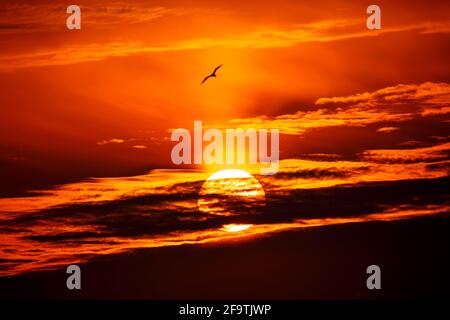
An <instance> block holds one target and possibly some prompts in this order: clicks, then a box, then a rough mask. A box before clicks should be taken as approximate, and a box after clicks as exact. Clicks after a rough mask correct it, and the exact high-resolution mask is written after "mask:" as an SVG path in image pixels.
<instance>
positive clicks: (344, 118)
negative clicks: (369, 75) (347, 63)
mask: <svg viewBox="0 0 450 320" xmlns="http://www.w3.org/2000/svg"><path fill="white" fill-rule="evenodd" d="M449 103H450V85H449V84H448V83H432V82H426V83H422V84H419V85H415V84H409V85H403V84H400V85H397V86H393V87H387V88H383V89H380V90H377V91H374V92H365V93H361V94H357V95H351V96H346V97H333V98H320V99H318V100H317V101H316V103H315V106H316V107H317V108H318V109H317V110H313V111H299V112H296V113H294V114H284V115H280V116H275V117H268V116H264V115H262V116H258V117H254V118H244V119H233V120H231V121H229V124H230V125H236V126H239V127H242V128H277V129H279V130H280V132H282V133H284V134H291V135H299V134H303V133H304V132H305V131H306V130H308V129H314V128H324V127H335V126H367V125H370V124H375V123H380V122H402V121H406V120H411V119H414V118H421V117H427V116H432V115H436V114H439V115H443V114H448V113H450V109H449V108H448V107H446V106H447V105H448V104H449ZM389 130H390V131H392V130H393V129H392V127H390V128H389ZM383 131H384V132H386V128H385V129H383V130H382V131H380V132H383Z"/></svg>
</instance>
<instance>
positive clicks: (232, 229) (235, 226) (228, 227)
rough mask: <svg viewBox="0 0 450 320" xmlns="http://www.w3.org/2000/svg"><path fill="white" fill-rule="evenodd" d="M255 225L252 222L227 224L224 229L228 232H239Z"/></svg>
mask: <svg viewBox="0 0 450 320" xmlns="http://www.w3.org/2000/svg"><path fill="white" fill-rule="evenodd" d="M251 226H253V225H252V224H226V225H224V226H223V227H222V230H224V231H227V232H239V231H244V230H247V229H248V228H250V227H251Z"/></svg>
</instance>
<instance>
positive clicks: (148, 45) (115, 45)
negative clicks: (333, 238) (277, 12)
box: [0, 7, 449, 71]
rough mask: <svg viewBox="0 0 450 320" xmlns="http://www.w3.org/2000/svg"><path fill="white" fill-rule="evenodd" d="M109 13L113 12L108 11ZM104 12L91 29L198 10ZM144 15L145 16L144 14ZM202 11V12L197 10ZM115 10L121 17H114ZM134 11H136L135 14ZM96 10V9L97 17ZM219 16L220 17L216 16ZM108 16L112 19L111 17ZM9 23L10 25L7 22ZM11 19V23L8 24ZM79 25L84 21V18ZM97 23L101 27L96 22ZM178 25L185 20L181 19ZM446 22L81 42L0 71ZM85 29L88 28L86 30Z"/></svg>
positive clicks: (437, 26)
mask: <svg viewBox="0 0 450 320" xmlns="http://www.w3.org/2000/svg"><path fill="white" fill-rule="evenodd" d="M113 8H114V7H113ZM121 10H122V9H118V8H116V9H107V8H106V9H104V10H103V11H104V15H105V17H103V18H101V17H100V18H99V17H95V15H96V14H99V13H98V12H97V11H95V12H96V13H95V14H94V13H92V15H93V18H92V21H95V24H96V26H102V25H108V23H112V22H110V21H114V23H117V24H119V23H122V24H123V23H128V22H127V21H129V20H132V21H134V22H140V21H143V20H145V19H155V18H159V17H161V16H164V15H166V14H177V15H185V16H186V19H189V14H198V10H200V9H197V10H193V11H192V10H191V12H189V10H187V11H186V9H167V8H159V7H158V8H151V9H148V8H147V9H142V12H141V11H139V10H141V9H136V8H135V7H130V8H128V9H123V12H122V11H121ZM148 10H150V11H151V12H148ZM202 10H203V9H202ZM211 10H212V12H207V13H208V14H213V13H217V10H214V9H211ZM116 11H120V12H121V13H120V14H119V15H118V17H116V15H115V14H116ZM136 11H138V12H136ZM101 12H102V10H100V13H101ZM221 14H223V12H222V13H221ZM13 16H14V14H11V17H10V18H8V19H5V18H3V19H4V22H3V24H4V28H3V29H4V30H9V29H8V28H9V27H8V26H15V25H17V29H19V30H23V29H25V30H27V28H26V27H25V26H26V25H27V24H33V23H34V22H33V21H21V20H20V19H19V21H16V22H14V21H12V20H14V18H13ZM113 17H114V18H113ZM11 19H12V20H11ZM10 20H11V21H10ZM48 20H49V21H55V18H54V17H49V18H48ZM85 20H87V21H89V13H88V16H87V17H85ZM102 21H103V22H102ZM183 21H184V22H180V23H183V24H184V25H185V24H186V21H185V20H183ZM0 23H1V20H0ZM448 25H449V23H448V22H436V23H428V22H427V23H423V24H421V23H418V24H417V25H411V26H401V27H391V28H388V27H386V28H383V29H382V30H379V31H377V32H372V31H369V30H366V29H363V31H361V21H360V19H347V20H323V21H316V22H313V23H306V24H296V25H290V26H287V27H286V26H284V27H280V26H273V27H257V29H256V30H252V31H250V30H249V31H247V32H243V34H242V35H239V36H222V37H220V36H219V37H215V38H211V37H198V36H197V37H181V38H178V39H177V40H171V41H165V42H164V43H159V44H155V43H154V42H152V41H149V40H148V39H146V40H142V41H129V42H120V41H116V42H106V43H86V44H82V45H63V46H58V47H55V48H47V49H37V50H34V51H32V52H29V53H28V52H27V53H17V54H16V53H8V54H0V71H12V70H15V69H18V68H28V67H43V66H55V65H67V64H74V63H80V62H93V61H101V60H105V59H108V58H114V57H124V56H131V55H136V54H146V53H154V52H173V51H185V50H199V49H208V48H217V47H223V48H238V49H245V48H252V49H264V48H287V47H292V46H295V45H297V44H300V43H304V42H330V41H339V40H345V39H353V38H363V37H374V36H378V35H380V34H384V33H391V32H404V31H417V32H419V33H420V32H425V31H428V33H432V32H433V30H441V32H442V30H446V29H448ZM86 27H88V26H86Z"/></svg>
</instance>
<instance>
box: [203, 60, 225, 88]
mask: <svg viewBox="0 0 450 320" xmlns="http://www.w3.org/2000/svg"><path fill="white" fill-rule="evenodd" d="M221 66H223V64H221V65H220V66H218V67H216V68H215V69H214V71H213V73H211V74H210V75H209V76H207V77H206V78H205V79H203V81H202V83H201V84H203V83H204V82H205V81H206V80H208V79H209V78H211V77H217V76H216V71H217V70H219V69H220V67H221Z"/></svg>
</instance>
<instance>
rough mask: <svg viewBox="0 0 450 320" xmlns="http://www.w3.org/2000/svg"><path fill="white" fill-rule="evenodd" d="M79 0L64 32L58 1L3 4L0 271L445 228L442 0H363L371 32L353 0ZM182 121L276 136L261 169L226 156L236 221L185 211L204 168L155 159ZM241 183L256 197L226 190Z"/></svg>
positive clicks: (446, 71) (165, 151) (449, 49)
mask: <svg viewBox="0 0 450 320" xmlns="http://www.w3.org/2000/svg"><path fill="white" fill-rule="evenodd" d="M70 4H72V3H70ZM76 4H78V5H80V7H81V17H82V22H81V26H82V27H81V30H71V31H70V30H68V29H67V28H66V18H67V17H68V14H67V13H66V8H67V6H68V5H69V3H65V2H57V1H49V0H47V1H42V0H35V1H30V0H28V1H26V0H14V1H12V0H11V1H10V0H3V1H1V2H0V87H1V90H0V105H1V107H0V115H1V117H0V167H1V168H2V169H1V171H0V178H1V180H2V184H1V187H0V240H1V241H0V242H1V244H0V276H12V275H14V276H18V275H22V274H27V273H29V272H31V271H40V270H58V268H63V267H64V266H66V265H68V264H71V263H89V262H91V261H93V260H95V259H97V258H98V257H99V256H105V255H107V256H109V255H115V254H123V253H129V252H133V250H136V249H142V248H155V247H158V248H165V247H172V246H178V245H193V246H195V245H202V244H204V243H217V242H218V243H221V241H224V242H227V241H239V239H241V238H243V239H245V241H247V240H249V239H250V241H253V240H252V239H254V241H258V240H257V239H259V238H270V237H271V235H272V234H283V233H284V232H302V230H304V229H317V230H321V228H325V229H326V228H330V227H336V228H339V226H340V225H343V224H352V225H353V224H354V225H364V224H366V225H369V223H368V222H373V221H378V222H380V223H385V224H386V225H387V224H389V223H392V222H393V221H396V223H402V221H405V220H411V221H412V220H414V219H427V218H429V219H431V218H430V217H434V218H436V219H437V217H438V218H439V219H442V221H445V223H448V222H447V221H448V213H449V207H450V201H449V197H448V187H449V165H450V158H449V156H450V83H449V80H450V77H449V76H450V63H449V53H450V18H449V14H448V12H449V10H450V3H449V2H446V1H438V0H430V1H416V0H414V1H377V2H376V4H377V5H379V6H380V8H381V14H382V16H381V17H382V18H381V24H382V28H381V29H380V30H368V29H367V28H366V18H367V16H368V15H367V14H366V8H367V6H368V5H369V4H371V3H368V2H367V1H347V0H346V1H338V2H337V1H323V0H317V1H314V2H312V3H311V2H307V1H294V0H280V1H268V0H261V1H257V2H252V1H235V0H227V1H225V0H221V1H214V0H212V1H211V0H210V1H203V0H195V1H192V0H189V1H187V0H180V1H125V0H114V1H103V0H99V1H97V0H96V1H93V0H89V1H81V0H80V1H76ZM220 64H223V67H222V68H221V69H220V70H219V71H218V72H217V78H213V79H210V80H208V81H207V82H206V83H205V84H203V85H200V82H201V81H202V79H203V78H204V77H205V76H206V75H208V74H210V73H211V72H212V70H213V69H214V68H215V67H216V66H218V65H220ZM194 120H201V121H203V124H204V126H206V127H211V128H219V129H225V128H244V129H247V128H255V129H261V128H266V129H270V128H275V129H279V130H280V168H279V172H278V173H277V174H275V175H273V176H261V175H259V172H258V170H256V169H255V168H251V169H248V167H246V166H235V168H236V169H244V170H249V171H250V173H251V174H252V175H253V176H254V177H255V178H253V177H252V178H251V179H257V180H256V181H255V180H251V184H248V183H247V182H245V181H250V180H245V179H250V178H246V177H235V178H236V179H237V180H235V181H234V182H232V184H231V187H230V185H227V186H226V188H228V189H226V190H225V191H223V194H222V195H221V196H223V197H224V198H227V199H228V200H229V201H228V202H226V203H222V202H221V201H222V200H223V199H222V200H220V201H219V203H221V205H220V207H219V209H220V210H219V211H224V212H225V211H227V212H228V211H229V212H233V214H229V215H228V214H226V215H221V214H216V213H217V212H216V211H214V210H215V209H214V210H213V209H211V210H209V209H206V210H204V209H202V208H201V206H200V205H199V201H200V202H201V201H202V200H199V199H200V198H201V197H202V196H204V195H205V188H207V187H206V184H204V183H205V180H206V179H207V178H208V177H209V176H210V175H211V174H212V173H213V172H215V171H216V170H217V167H212V166H206V165H203V166H181V167H177V166H175V165H174V164H173V163H172V161H171V158H170V152H171V149H172V147H173V146H174V144H175V143H174V142H172V141H170V135H171V132H172V130H173V129H174V128H187V129H188V130H192V129H193V121H194ZM239 179H244V180H239ZM239 181H244V184H243V185H246V186H247V187H248V188H250V187H251V188H250V189H251V190H250V189H249V190H246V192H247V191H248V192H250V193H251V194H252V195H255V194H256V195H257V198H255V199H256V200H257V201H261V202H263V203H262V204H258V205H256V206H255V207H253V208H251V207H250V205H249V204H248V203H247V206H246V200H245V199H242V198H239V199H237V198H233V197H238V196H242V194H244V193H245V192H244V193H242V194H240V195H239V194H236V192H238V193H239V190H235V189H236V188H238V186H239V183H240V182H239ZM246 183H247V184H246ZM202 186H203V187H202ZM249 186H250V187H249ZM229 187H230V188H229ZM241 192H242V190H241ZM252 192H253V193H252ZM207 193H208V192H207V191H206V194H207ZM230 197H231V200H230V199H229V198H230ZM245 197H246V196H244V198H245ZM199 207H200V208H199ZM414 221H416V220H414ZM433 221H435V220H433ZM436 221H437V220H436ZM438 221H441V220H438ZM408 223H410V222H408ZM443 223H444V222H443ZM236 225H243V226H245V227H243V228H237V227H236ZM383 225H384V224H383ZM361 228H363V227H361ZM415 228H419V229H418V230H420V227H417V226H415ZM327 230H329V229H327ZM381 232H382V231H381ZM318 237H320V235H318ZM230 239H234V240H230ZM236 239H238V240H236ZM321 241H322V240H321ZM356 242H357V241H356ZM182 247H183V246H182ZM186 250H189V249H186ZM355 259H357V258H355ZM0 285H1V282H0ZM249 296H250V297H252V296H251V295H250V294H249ZM155 297H158V295H157V293H155Z"/></svg>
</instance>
